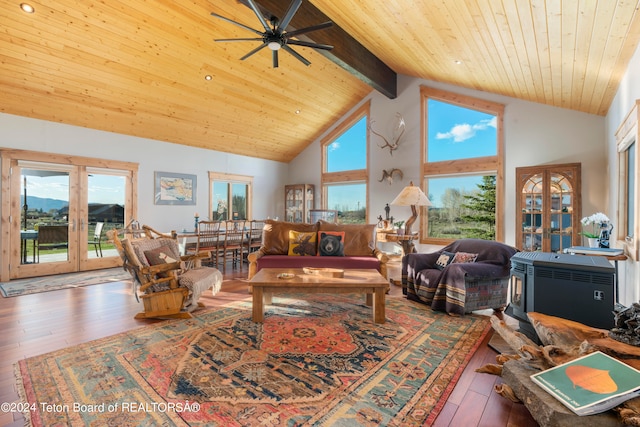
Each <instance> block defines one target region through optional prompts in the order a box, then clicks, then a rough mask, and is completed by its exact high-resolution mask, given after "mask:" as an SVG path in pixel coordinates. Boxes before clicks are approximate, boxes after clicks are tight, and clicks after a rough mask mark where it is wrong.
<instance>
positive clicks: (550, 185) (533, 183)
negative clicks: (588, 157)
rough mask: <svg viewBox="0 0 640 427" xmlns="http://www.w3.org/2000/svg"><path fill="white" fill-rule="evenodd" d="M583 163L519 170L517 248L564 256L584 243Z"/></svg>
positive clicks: (517, 172)
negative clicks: (562, 254)
mask: <svg viewBox="0 0 640 427" xmlns="http://www.w3.org/2000/svg"><path fill="white" fill-rule="evenodd" d="M580 174H581V169H580V163H567V164H558V165H545V166H530V167H523V168H516V180H517V181H516V183H517V184H516V191H517V194H516V215H518V218H517V220H516V247H517V248H518V249H520V250H522V251H542V252H562V251H563V250H564V249H566V248H568V247H570V246H579V245H580V242H581V235H580V231H581V229H580V227H581V224H580V219H581V206H582V200H581V184H580Z"/></svg>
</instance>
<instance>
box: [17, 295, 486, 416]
mask: <svg viewBox="0 0 640 427" xmlns="http://www.w3.org/2000/svg"><path fill="white" fill-rule="evenodd" d="M297 296H298V295H295V296H291V295H290V296H282V297H274V299H273V302H274V304H273V305H268V306H266V307H267V309H266V311H265V321H264V323H263V324H256V323H253V322H252V321H251V304H250V302H242V303H235V304H233V305H232V306H226V307H222V308H217V309H210V310H203V311H201V312H199V313H198V312H196V313H197V317H195V318H193V319H187V320H171V321H163V322H159V323H156V324H154V325H150V326H147V327H143V328H141V329H136V330H133V331H130V332H128V333H124V334H119V335H115V336H112V337H108V338H104V339H101V340H97V341H93V342H89V343H86V344H82V345H79V346H75V347H71V348H67V349H64V350H60V351H55V352H52V353H49V354H45V355H41V356H37V357H33V358H29V359H26V360H22V361H20V362H18V364H16V375H17V377H18V383H19V384H18V385H19V388H20V389H21V390H20V391H21V396H23V399H24V402H28V404H29V406H30V408H31V411H30V412H29V413H28V414H27V418H28V419H29V422H30V423H31V425H33V426H51V425H74V426H76V425H113V426H157V425H162V426H174V425H175V426H187V425H188V426H265V425H268V426H301V425H309V426H316V425H317V426H320V425H322V426H349V427H351V426H371V425H385V426H412V425H413V426H417V425H430V424H432V423H433V421H434V420H435V418H436V416H437V415H438V413H439V412H440V410H441V409H442V407H443V406H444V404H445V402H446V399H447V397H448V395H449V394H450V393H451V391H452V390H453V387H454V386H455V383H456V381H457V380H458V378H459V376H460V374H461V373H462V371H463V369H464V367H465V366H466V365H467V363H468V362H469V359H470V358H471V356H472V355H473V353H474V352H475V349H476V348H477V346H478V345H479V344H480V343H481V341H482V339H483V338H484V336H485V335H486V334H487V332H488V331H489V330H490V324H489V319H488V317H482V316H474V315H468V316H465V317H452V316H449V315H447V314H445V313H437V312H434V311H431V310H430V309H429V308H428V307H426V306H424V305H421V304H417V303H414V302H412V301H407V300H405V299H402V298H394V297H389V298H388V299H387V322H386V323H385V324H382V325H379V324H375V323H373V321H372V315H371V308H370V307H367V306H366V305H364V304H363V302H364V301H363V300H364V298H363V297H362V296H356V295H354V296H353V298H352V297H351V296H347V297H343V296H340V297H338V296H330V295H320V294H314V295H311V296H305V298H306V300H300V299H297V298H293V297H297ZM196 313H194V314H196Z"/></svg>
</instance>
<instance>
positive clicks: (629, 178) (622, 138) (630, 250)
mask: <svg viewBox="0 0 640 427" xmlns="http://www.w3.org/2000/svg"><path fill="white" fill-rule="evenodd" d="M639 104H640V100H639V101H636V103H635V105H634V107H633V108H632V109H631V111H630V112H629V114H628V115H627V117H626V118H625V120H624V122H622V124H621V125H620V127H619V128H618V130H617V132H616V143H617V148H618V169H619V171H620V172H619V174H618V218H617V219H618V221H617V222H618V227H617V232H616V237H617V241H618V247H623V248H624V250H625V253H626V254H627V256H628V257H630V258H631V259H633V260H634V261H637V260H638V259H639V258H638V256H639V254H638V248H639V246H640V244H639V242H640V235H639V233H640V224H638V221H637V218H638V215H639V214H640V207H639V206H638V190H639V187H638V138H639V135H638V116H639V115H640V111H639V110H640V108H638V106H639Z"/></svg>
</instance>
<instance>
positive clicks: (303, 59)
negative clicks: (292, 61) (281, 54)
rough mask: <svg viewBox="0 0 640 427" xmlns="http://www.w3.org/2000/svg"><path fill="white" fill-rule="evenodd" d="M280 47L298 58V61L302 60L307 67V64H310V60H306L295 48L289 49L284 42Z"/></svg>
mask: <svg viewBox="0 0 640 427" xmlns="http://www.w3.org/2000/svg"><path fill="white" fill-rule="evenodd" d="M282 48H283V49H284V50H286V51H287V52H289V53H290V54H291V55H293V56H295V57H296V58H298V60H299V61H300V62H302V63H303V64H304V65H306V66H307V67H308V66H309V65H311V62H309V61H307V60H306V59H305V58H304V56H302V55H300V54H299V53H298V52H296V51H295V50H293V49H291V48H290V47H289V46H287V45H286V44H285V45H284V46H282Z"/></svg>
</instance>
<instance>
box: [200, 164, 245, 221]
mask: <svg viewBox="0 0 640 427" xmlns="http://www.w3.org/2000/svg"><path fill="white" fill-rule="evenodd" d="M252 185H253V178H252V177H250V176H244V175H231V174H225V173H216V172H209V187H210V192H209V194H210V197H209V212H211V216H210V217H209V218H210V219H211V220H212V221H225V220H237V219H248V220H250V219H252V215H251V189H252Z"/></svg>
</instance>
